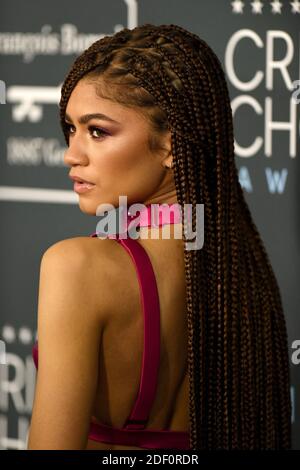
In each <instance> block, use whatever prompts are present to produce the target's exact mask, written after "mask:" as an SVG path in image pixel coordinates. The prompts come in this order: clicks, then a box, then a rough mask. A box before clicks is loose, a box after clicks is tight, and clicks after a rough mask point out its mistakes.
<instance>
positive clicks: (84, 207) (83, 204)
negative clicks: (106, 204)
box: [79, 199, 96, 215]
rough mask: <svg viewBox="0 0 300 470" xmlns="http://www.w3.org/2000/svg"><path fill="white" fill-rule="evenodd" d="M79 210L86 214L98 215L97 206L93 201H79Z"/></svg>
mask: <svg viewBox="0 0 300 470" xmlns="http://www.w3.org/2000/svg"><path fill="white" fill-rule="evenodd" d="M79 209H80V210H81V212H84V214H89V215H96V206H95V204H93V203H92V202H91V201H82V200H81V199H79Z"/></svg>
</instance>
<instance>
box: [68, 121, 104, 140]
mask: <svg viewBox="0 0 300 470" xmlns="http://www.w3.org/2000/svg"><path fill="white" fill-rule="evenodd" d="M65 126H66V129H67V133H68V135H69V136H72V133H71V132H70V128H71V127H74V126H73V125H72V124H68V123H67V122H66V123H65ZM88 130H89V131H92V132H93V131H95V130H96V131H97V132H100V133H101V137H93V139H95V140H100V139H102V138H103V137H104V136H106V135H109V134H108V133H107V132H106V131H104V130H103V129H101V128H100V127H97V126H89V127H88Z"/></svg>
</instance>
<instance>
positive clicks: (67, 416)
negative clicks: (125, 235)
mask: <svg viewBox="0 0 300 470" xmlns="http://www.w3.org/2000/svg"><path fill="white" fill-rule="evenodd" d="M75 240H76V239H69V240H63V241H61V242H58V243H56V244H55V245H53V246H51V247H50V248H49V249H48V250H47V251H46V252H45V253H44V255H43V257H42V261H41V266H40V282H39V299H38V342H39V368H38V374H37V382H36V389H35V396H34V403H33V409H32V417H31V423H30V433H29V437H28V450H31V449H85V447H86V443H87V437H88V430H89V424H90V421H91V415H92V409H93V404H94V399H95V393H96V387H97V378H98V354H99V347H100V341H101V335H102V322H101V313H102V312H101V309H102V308H103V313H104V310H105V308H106V307H105V303H106V301H105V299H106V298H107V297H108V296H105V295H104V296H102V298H101V291H100V289H102V288H103V292H104V293H105V292H108V291H109V289H107V286H105V285H104V280H105V278H104V276H103V279H99V278H98V281H99V290H98V293H97V294H98V295H97V297H98V300H97V299H95V298H93V295H92V292H93V291H95V289H91V282H92V278H93V276H92V268H91V259H90V258H89V257H88V256H87V253H86V251H85V250H82V249H80V248H82V247H81V246H79V245H78V242H77V243H75ZM93 282H94V281H93ZM99 298H101V302H103V305H102V306H101V308H100V311H99Z"/></svg>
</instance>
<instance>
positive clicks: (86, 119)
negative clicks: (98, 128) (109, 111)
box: [65, 113, 120, 124]
mask: <svg viewBox="0 0 300 470" xmlns="http://www.w3.org/2000/svg"><path fill="white" fill-rule="evenodd" d="M65 118H66V120H67V121H69V122H72V119H71V118H70V116H69V115H68V114H67V113H66V114H65ZM91 119H102V120H103V121H109V122H113V123H115V124H120V122H118V121H115V120H114V119H112V118H111V117H109V116H106V114H102V113H94V114H84V115H83V116H81V117H80V118H79V119H78V122H79V123H80V124H86V123H87V122H89V121H90V120H91Z"/></svg>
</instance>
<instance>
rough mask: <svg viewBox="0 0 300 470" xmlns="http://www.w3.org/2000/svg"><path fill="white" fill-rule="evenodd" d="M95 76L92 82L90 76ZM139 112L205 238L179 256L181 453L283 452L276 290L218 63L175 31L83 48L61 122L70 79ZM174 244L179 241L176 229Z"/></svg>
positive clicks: (287, 439)
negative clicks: (183, 344)
mask: <svg viewBox="0 0 300 470" xmlns="http://www.w3.org/2000/svg"><path fill="white" fill-rule="evenodd" d="M100 76H101V79H99V77H100ZM81 79H84V80H90V81H91V82H93V83H94V84H95V87H96V92H97V94H98V95H99V96H102V97H104V98H108V99H111V100H113V101H115V102H118V103H121V104H123V105H125V106H128V107H134V108H135V109H136V110H137V111H138V112H140V113H141V114H142V115H143V116H145V117H146V118H147V119H148V121H149V124H150V126H151V127H150V128H151V130H152V133H151V136H150V138H149V146H150V148H151V149H152V150H153V151H158V150H159V149H160V147H159V142H160V140H159V137H160V136H161V135H162V134H163V133H164V132H165V131H166V130H170V131H171V136H172V139H171V140H172V155H173V169H174V180H175V186H176V192H177V200H178V202H179V204H180V205H181V208H182V211H183V210H184V204H191V205H192V214H193V217H192V229H193V230H195V208H196V204H199V203H203V204H204V207H205V242H204V246H203V247H202V249H200V250H185V251H184V257H185V273H186V301H187V325H188V372H189V417H190V447H191V449H194V450H198V449H288V448H290V446H291V402H290V371H289V359H288V345H287V330H286V323H285V318H284V314H283V308H282V303H281V295H280V291H279V287H278V284H277V280H276V277H275V275H274V272H273V269H272V266H271V264H270V261H269V258H268V255H267V252H266V250H265V247H264V244H263V242H262V239H261V237H260V235H259V232H258V230H257V227H256V225H255V224H254V222H253V219H252V216H251V213H250V211H249V208H248V205H247V203H246V200H245V198H244V194H243V191H242V188H241V185H240V183H239V180H238V173H237V168H236V166H235V160H234V137H233V121H232V111H231V105H230V99H229V93H228V89H227V84H226V79H225V75H224V72H223V69H222V66H221V64H220V62H219V60H218V58H217V56H216V55H215V54H214V52H213V51H212V50H211V48H210V47H209V46H208V45H207V43H206V42H205V41H203V40H202V39H200V38H199V37H198V36H197V35H196V34H193V33H191V32H188V31H187V30H185V29H184V28H182V27H180V26H177V25H174V24H169V25H160V26H154V25H152V24H149V23H146V24H144V25H142V26H138V27H136V28H134V29H132V30H129V29H127V28H124V29H123V30H121V31H119V32H117V33H116V34H114V35H113V36H106V37H104V38H102V39H99V40H98V41H96V42H94V43H93V44H92V45H91V46H90V47H89V48H88V49H86V50H85V51H84V52H83V53H82V54H81V55H80V56H79V57H78V58H77V59H76V60H75V62H74V63H73V65H72V67H71V69H70V70H69V72H68V74H67V76H66V79H65V81H64V83H63V86H62V90H61V99H60V103H59V105H60V120H61V126H62V129H63V133H64V136H65V140H66V143H67V145H69V140H68V139H69V136H68V130H67V127H66V126H65V111H66V106H67V102H68V100H69V97H70V94H71V92H72V90H73V89H74V87H75V85H76V83H77V82H78V81H79V80H81ZM182 237H183V239H184V240H185V241H187V240H186V236H185V231H184V226H183V232H182Z"/></svg>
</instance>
